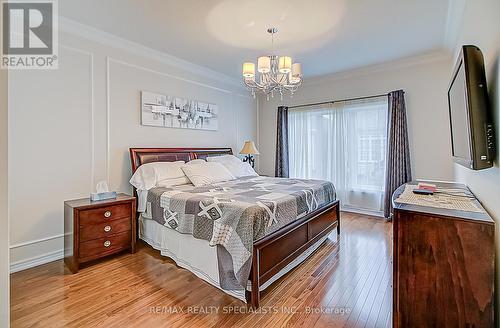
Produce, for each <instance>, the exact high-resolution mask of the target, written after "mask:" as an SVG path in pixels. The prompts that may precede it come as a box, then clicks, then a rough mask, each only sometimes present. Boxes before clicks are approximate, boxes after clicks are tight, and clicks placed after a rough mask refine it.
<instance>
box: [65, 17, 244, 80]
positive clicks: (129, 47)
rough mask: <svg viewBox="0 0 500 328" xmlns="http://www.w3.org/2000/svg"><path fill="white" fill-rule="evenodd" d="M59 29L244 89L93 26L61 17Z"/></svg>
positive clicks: (202, 67) (228, 78) (216, 75)
mask: <svg viewBox="0 0 500 328" xmlns="http://www.w3.org/2000/svg"><path fill="white" fill-rule="evenodd" d="M59 29H60V30H61V31H63V32H65V33H68V34H71V35H74V36H78V37H82V38H85V39H88V40H91V41H95V42H98V43H101V44H104V45H107V46H111V47H114V48H117V49H121V50H125V51H127V52H129V53H132V54H135V55H139V56H142V57H146V58H150V59H152V60H155V61H158V62H160V63H163V64H166V65H169V66H174V67H177V68H180V69H182V70H185V71H187V72H191V73H194V74H197V75H201V76H204V77H206V78H209V79H212V80H214V81H218V82H222V83H225V84H228V85H230V86H233V87H237V88H238V89H242V88H243V86H242V84H241V81H239V80H237V79H234V78H232V77H230V76H228V75H225V74H222V73H219V72H216V71H214V70H212V69H209V68H207V67H204V66H201V65H198V64H195V63H192V62H189V61H187V60H184V59H181V58H178V57H175V56H173V55H170V54H167V53H164V52H161V51H158V50H156V49H153V48H150V47H147V46H145V45H142V44H140V43H137V42H134V41H130V40H127V39H124V38H122V37H119V36H117V35H114V34H111V33H108V32H104V31H102V30H99V29H96V28H93V27H91V26H88V25H85V24H82V23H79V22H77V21H74V20H72V19H69V18H66V17H62V16H60V17H59Z"/></svg>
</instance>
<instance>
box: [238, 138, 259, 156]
mask: <svg viewBox="0 0 500 328" xmlns="http://www.w3.org/2000/svg"><path fill="white" fill-rule="evenodd" d="M240 154H244V155H257V154H259V151H258V150H257V148H255V144H254V142H253V141H245V144H244V145H243V148H241V151H240Z"/></svg>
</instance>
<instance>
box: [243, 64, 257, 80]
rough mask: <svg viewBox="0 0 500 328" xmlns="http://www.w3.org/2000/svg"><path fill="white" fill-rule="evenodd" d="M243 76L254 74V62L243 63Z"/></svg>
mask: <svg viewBox="0 0 500 328" xmlns="http://www.w3.org/2000/svg"><path fill="white" fill-rule="evenodd" d="M243 76H244V77H253V76H255V64H254V63H244V64H243Z"/></svg>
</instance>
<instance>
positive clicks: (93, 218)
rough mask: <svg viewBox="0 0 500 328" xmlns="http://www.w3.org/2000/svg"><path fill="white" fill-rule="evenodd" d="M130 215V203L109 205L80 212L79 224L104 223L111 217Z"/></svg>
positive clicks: (111, 218) (117, 217)
mask: <svg viewBox="0 0 500 328" xmlns="http://www.w3.org/2000/svg"><path fill="white" fill-rule="evenodd" d="M131 216H132V209H131V207H130V204H120V205H110V206H106V207H100V208H96V209H92V210H84V211H81V212H80V226H85V225H89V224H100V223H105V222H108V221H110V220H113V219H119V218H125V217H127V218H128V217H131Z"/></svg>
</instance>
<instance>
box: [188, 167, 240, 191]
mask: <svg viewBox="0 0 500 328" xmlns="http://www.w3.org/2000/svg"><path fill="white" fill-rule="evenodd" d="M182 170H183V171H184V173H185V174H186V176H187V177H188V178H189V180H191V183H192V184H194V185H195V187H199V186H204V185H208V184H212V183H216V182H223V181H229V180H234V179H236V178H235V176H234V175H232V174H231V172H229V170H228V169H226V168H225V167H224V165H222V164H220V163H215V162H212V163H209V162H205V163H203V164H190V165H184V166H182Z"/></svg>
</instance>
